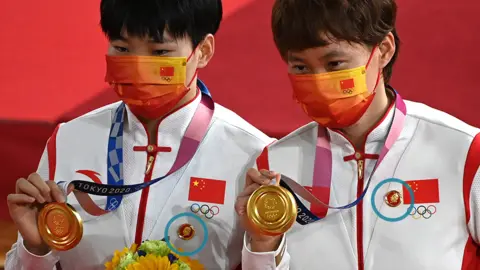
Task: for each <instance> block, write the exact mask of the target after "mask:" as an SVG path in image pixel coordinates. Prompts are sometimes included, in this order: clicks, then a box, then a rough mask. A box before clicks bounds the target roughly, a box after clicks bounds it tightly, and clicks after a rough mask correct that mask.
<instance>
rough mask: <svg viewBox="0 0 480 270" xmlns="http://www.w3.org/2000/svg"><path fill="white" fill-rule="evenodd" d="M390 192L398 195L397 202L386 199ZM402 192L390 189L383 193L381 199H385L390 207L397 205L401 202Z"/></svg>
mask: <svg viewBox="0 0 480 270" xmlns="http://www.w3.org/2000/svg"><path fill="white" fill-rule="evenodd" d="M390 193H395V194H397V195H398V197H399V199H398V202H397V203H391V202H390V200H389V199H388V197H389V194H390ZM402 199H403V198H402V194H401V193H400V192H399V191H398V190H390V191H388V192H387V193H385V196H384V198H383V200H384V201H385V203H386V204H387V205H388V206H390V207H398V206H400V205H401V204H402Z"/></svg>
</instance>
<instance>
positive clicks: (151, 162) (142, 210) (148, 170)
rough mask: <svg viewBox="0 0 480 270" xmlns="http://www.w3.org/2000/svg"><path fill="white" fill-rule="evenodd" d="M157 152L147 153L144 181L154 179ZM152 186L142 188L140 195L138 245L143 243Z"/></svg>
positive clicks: (137, 228) (136, 235) (136, 238)
mask: <svg viewBox="0 0 480 270" xmlns="http://www.w3.org/2000/svg"><path fill="white" fill-rule="evenodd" d="M156 156H157V155H156V153H155V152H154V153H148V155H147V165H146V167H145V177H144V179H143V182H145V183H146V182H149V181H151V180H152V172H153V167H154V166H155V160H156ZM149 190H150V187H146V188H145V189H143V190H142V195H141V197H140V207H139V209H138V216H137V227H136V230H135V232H136V233H135V243H136V244H137V245H140V244H141V243H142V238H143V228H144V225H145V215H146V210H147V201H148V193H149Z"/></svg>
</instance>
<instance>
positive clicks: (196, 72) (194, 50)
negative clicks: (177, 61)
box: [186, 45, 200, 89]
mask: <svg viewBox="0 0 480 270" xmlns="http://www.w3.org/2000/svg"><path fill="white" fill-rule="evenodd" d="M199 46H200V45H199ZM197 49H198V46H197V47H195V48H194V49H193V51H192V52H191V53H190V55H189V56H188V57H187V63H188V61H190V59H191V58H192V56H193V55H194V54H195V52H196V51H197ZM197 75H198V69H196V70H195V73H194V74H193V77H192V79H191V80H190V82H189V83H188V84H187V87H186V88H187V89H190V86H191V85H192V83H193V80H194V79H195V78H196V77H197Z"/></svg>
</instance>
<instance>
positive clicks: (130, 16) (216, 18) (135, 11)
mask: <svg viewBox="0 0 480 270" xmlns="http://www.w3.org/2000/svg"><path fill="white" fill-rule="evenodd" d="M222 13H223V12H222V1H221V0H102V1H101V4H100V25H101V27H102V31H103V33H104V34H105V35H106V36H107V37H108V38H109V39H110V40H118V39H121V38H122V34H123V33H124V32H126V33H128V35H130V36H136V37H142V38H143V37H148V38H152V39H154V40H155V41H157V42H162V41H163V33H164V32H165V30H166V31H168V33H169V34H170V35H172V36H173V38H175V39H177V38H183V37H188V38H190V39H191V41H192V43H193V46H194V47H196V46H197V45H198V44H199V43H200V42H201V41H202V40H203V39H204V38H205V36H206V35H208V34H215V33H216V32H217V30H218V28H219V26H220V21H221V20H222Z"/></svg>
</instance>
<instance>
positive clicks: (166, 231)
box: [164, 212, 208, 257]
mask: <svg viewBox="0 0 480 270" xmlns="http://www.w3.org/2000/svg"><path fill="white" fill-rule="evenodd" d="M181 217H191V218H193V219H195V220H196V221H198V222H199V223H200V225H202V229H203V231H204V232H205V233H204V237H203V241H202V244H201V245H200V246H199V247H198V248H197V249H195V250H194V251H190V252H181V251H180V250H177V249H176V248H174V247H173V245H172V243H170V237H168V231H169V230H170V226H172V224H173V222H174V221H175V220H177V219H179V218H181ZM164 239H165V243H167V247H168V248H169V249H170V250H172V251H173V252H175V253H176V254H178V255H180V256H185V257H190V256H193V255H195V254H197V253H199V252H200V251H201V250H202V249H203V248H204V247H205V246H206V245H207V240H208V229H207V224H206V223H205V221H203V220H202V219H201V218H200V217H199V216H197V215H195V214H193V213H189V212H185V213H180V214H178V215H176V216H174V217H172V218H171V219H170V220H169V221H168V223H167V226H165V233H164Z"/></svg>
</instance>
